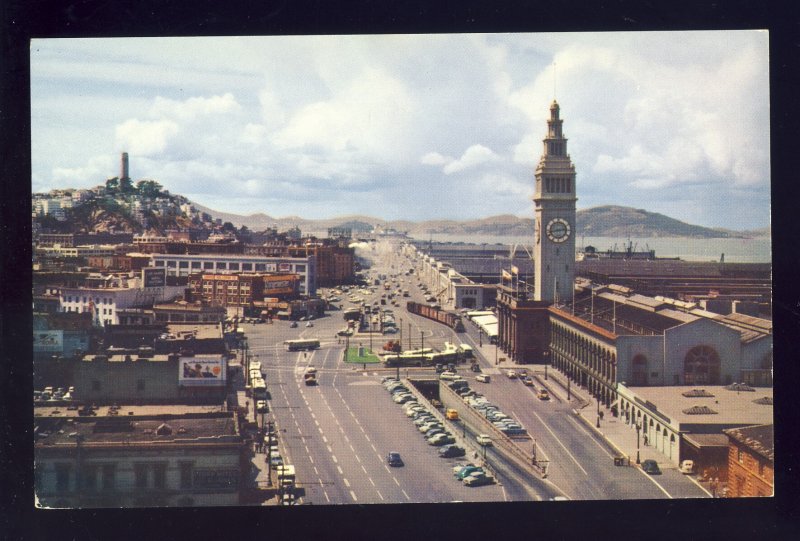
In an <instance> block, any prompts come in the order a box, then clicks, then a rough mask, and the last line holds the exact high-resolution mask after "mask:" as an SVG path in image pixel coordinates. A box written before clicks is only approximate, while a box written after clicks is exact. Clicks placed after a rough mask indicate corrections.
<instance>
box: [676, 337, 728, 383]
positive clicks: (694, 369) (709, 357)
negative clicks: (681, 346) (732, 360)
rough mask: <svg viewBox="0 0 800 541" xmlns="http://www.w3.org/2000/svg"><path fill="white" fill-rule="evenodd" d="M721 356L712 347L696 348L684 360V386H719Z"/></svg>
mask: <svg viewBox="0 0 800 541" xmlns="http://www.w3.org/2000/svg"><path fill="white" fill-rule="evenodd" d="M719 370H720V360H719V355H718V354H717V352H716V351H715V350H714V348H712V347H710V346H696V347H693V348H692V349H691V350H689V353H687V354H686V358H685V359H684V360H683V383H684V385H719Z"/></svg>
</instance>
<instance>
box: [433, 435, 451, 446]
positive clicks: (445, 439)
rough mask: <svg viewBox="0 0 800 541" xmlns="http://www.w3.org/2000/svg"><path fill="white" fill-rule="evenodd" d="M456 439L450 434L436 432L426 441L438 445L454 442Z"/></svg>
mask: <svg viewBox="0 0 800 541" xmlns="http://www.w3.org/2000/svg"><path fill="white" fill-rule="evenodd" d="M455 442H456V440H455V438H453V436H451V435H450V434H436V435H435V436H433V437H432V438H428V443H429V444H430V445H434V446H438V445H446V444H448V443H455Z"/></svg>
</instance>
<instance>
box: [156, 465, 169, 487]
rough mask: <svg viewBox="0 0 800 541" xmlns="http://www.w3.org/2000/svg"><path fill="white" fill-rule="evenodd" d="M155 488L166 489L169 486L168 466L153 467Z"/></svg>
mask: <svg viewBox="0 0 800 541" xmlns="http://www.w3.org/2000/svg"><path fill="white" fill-rule="evenodd" d="M153 486H154V487H155V488H165V487H166V486H167V465H166V464H154V465H153Z"/></svg>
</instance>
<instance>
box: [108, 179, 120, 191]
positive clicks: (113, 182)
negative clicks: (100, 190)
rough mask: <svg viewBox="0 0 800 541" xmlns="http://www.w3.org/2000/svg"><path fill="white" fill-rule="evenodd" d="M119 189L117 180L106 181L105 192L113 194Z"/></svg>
mask: <svg viewBox="0 0 800 541" xmlns="http://www.w3.org/2000/svg"><path fill="white" fill-rule="evenodd" d="M118 188H119V178H117V177H111V178H110V179H108V180H107V181H106V190H107V191H109V192H115V191H117V189H118Z"/></svg>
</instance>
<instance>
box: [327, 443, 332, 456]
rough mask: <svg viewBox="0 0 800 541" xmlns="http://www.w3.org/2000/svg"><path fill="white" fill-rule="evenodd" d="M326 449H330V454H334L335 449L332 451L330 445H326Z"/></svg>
mask: <svg viewBox="0 0 800 541" xmlns="http://www.w3.org/2000/svg"><path fill="white" fill-rule="evenodd" d="M326 447H327V448H328V452H329V453H331V454H333V449H331V446H330V445H326Z"/></svg>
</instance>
